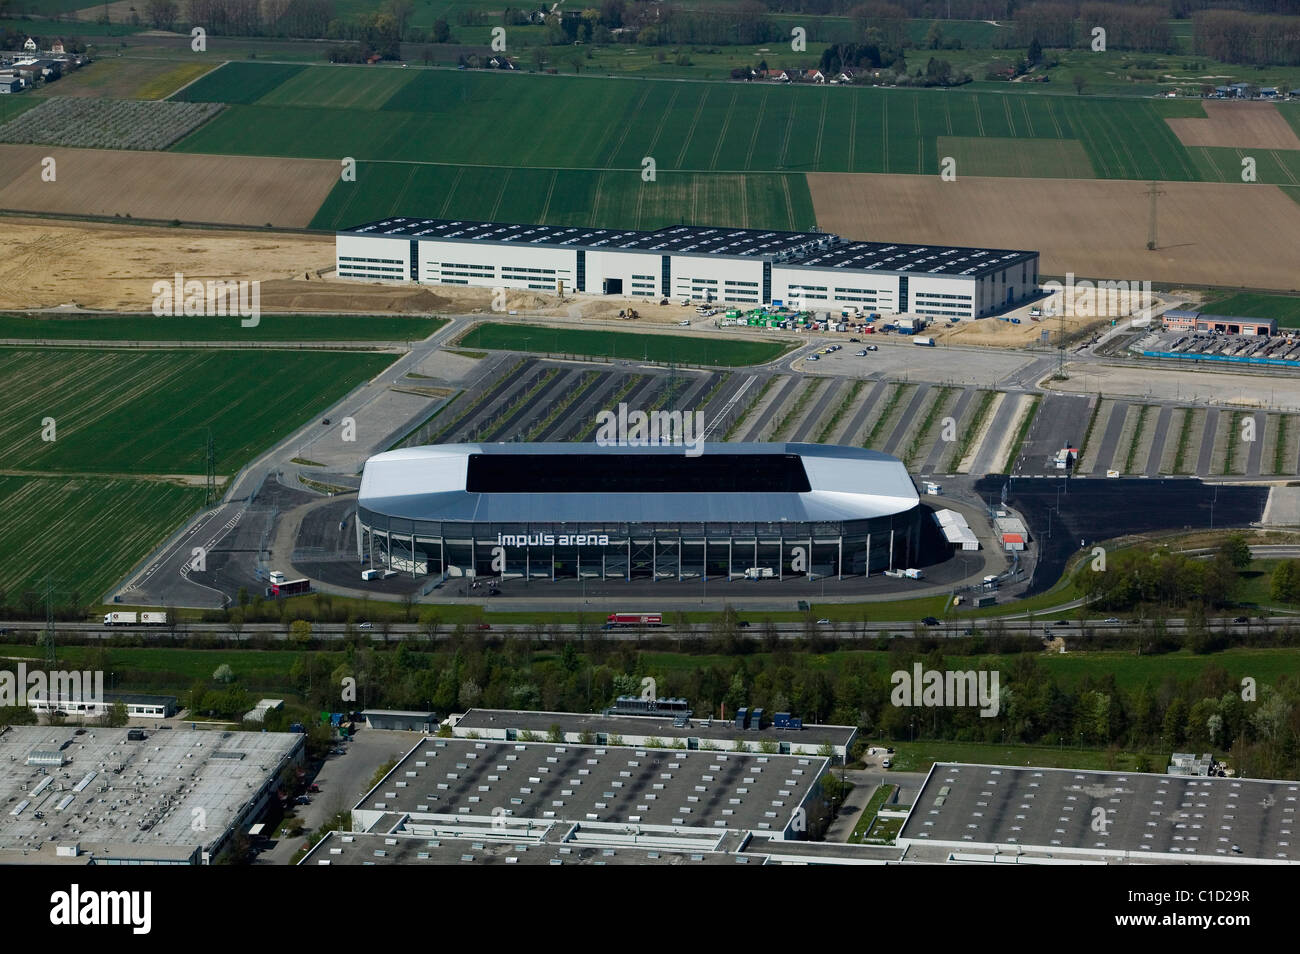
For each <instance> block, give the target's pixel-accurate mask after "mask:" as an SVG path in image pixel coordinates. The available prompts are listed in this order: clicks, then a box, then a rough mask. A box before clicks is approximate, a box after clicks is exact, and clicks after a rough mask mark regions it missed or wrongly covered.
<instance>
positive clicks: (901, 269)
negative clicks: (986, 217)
mask: <svg viewBox="0 0 1300 954" xmlns="http://www.w3.org/2000/svg"><path fill="white" fill-rule="evenodd" d="M337 234H338V235H371V236H380V237H387V238H407V239H421V240H430V241H444V242H485V243H492V244H502V245H543V246H553V247H566V246H567V247H572V248H582V249H604V250H607V251H611V250H612V251H625V252H652V253H658V254H673V255H716V256H723V257H731V258H751V259H759V260H766V261H770V262H773V263H774V264H779V265H782V266H791V267H800V268H835V269H849V270H851V269H861V270H868V269H870V270H876V271H885V272H898V273H902V274H906V273H918V274H936V275H961V276H979V275H983V274H987V273H988V272H991V271H996V270H998V269H1002V268H1008V267H1010V266H1012V265H1016V264H1019V263H1020V262H1023V261H1028V260H1030V259H1034V258H1037V257H1038V253H1037V252H1031V251H1024V250H1016V249H986V248H964V247H960V246H954V245H911V244H902V243H897V242H850V241H846V240H845V239H843V238H841V237H840V236H838V235H833V234H831V233H829V232H784V231H777V230H774V229H743V228H732V227H729V226H707V225H670V226H666V227H664V228H661V229H655V230H654V231H651V232H645V231H639V230H635V229H602V228H591V227H586V226H560V225H517V224H511V223H506V222H481V221H474V220H466V219H423V218H408V217H406V216H390V217H389V218H386V219H380V220H378V221H375V222H367V223H365V224H364V225H358V226H354V227H353V228H349V229H343V230H341V231H339V232H338V233H337Z"/></svg>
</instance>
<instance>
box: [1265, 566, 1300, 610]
mask: <svg viewBox="0 0 1300 954" xmlns="http://www.w3.org/2000/svg"><path fill="white" fill-rule="evenodd" d="M1269 596H1271V597H1272V598H1273V599H1274V600H1277V601H1278V602H1279V603H1294V602H1296V601H1297V599H1300V572H1297V566H1296V561H1295V560H1282V561H1281V562H1280V563H1278V565H1277V566H1276V567H1274V569H1273V576H1272V578H1271V580H1270V581H1269Z"/></svg>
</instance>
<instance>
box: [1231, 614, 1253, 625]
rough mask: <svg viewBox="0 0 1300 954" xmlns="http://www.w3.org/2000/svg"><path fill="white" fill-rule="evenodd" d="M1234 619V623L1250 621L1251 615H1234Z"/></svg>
mask: <svg viewBox="0 0 1300 954" xmlns="http://www.w3.org/2000/svg"><path fill="white" fill-rule="evenodd" d="M1232 621H1233V622H1234V623H1249V622H1250V617H1249V616H1234V617H1233V618H1232Z"/></svg>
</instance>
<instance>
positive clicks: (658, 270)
mask: <svg viewBox="0 0 1300 954" xmlns="http://www.w3.org/2000/svg"><path fill="white" fill-rule="evenodd" d="M662 272H663V256H661V255H658V254H655V253H649V254H647V253H645V252H616V251H614V250H613V249H588V250H587V268H586V286H587V292H588V293H589V294H592V295H601V294H610V295H623V296H625V297H628V298H631V297H641V298H658V297H659V296H660V295H667V294H670V292H669V291H668V290H667V289H663V288H661V287H660V286H661V285H662V284H663V276H662ZM611 280H613V281H615V282H620V283H621V285H619V286H615V287H616V289H620V290H613V291H606V288H607V287H608V285H607V284H606V283H607V282H609V281H611Z"/></svg>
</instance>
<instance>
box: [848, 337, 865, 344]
mask: <svg viewBox="0 0 1300 954" xmlns="http://www.w3.org/2000/svg"><path fill="white" fill-rule="evenodd" d="M861 343H862V339H861V338H850V339H849V344H861Z"/></svg>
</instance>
